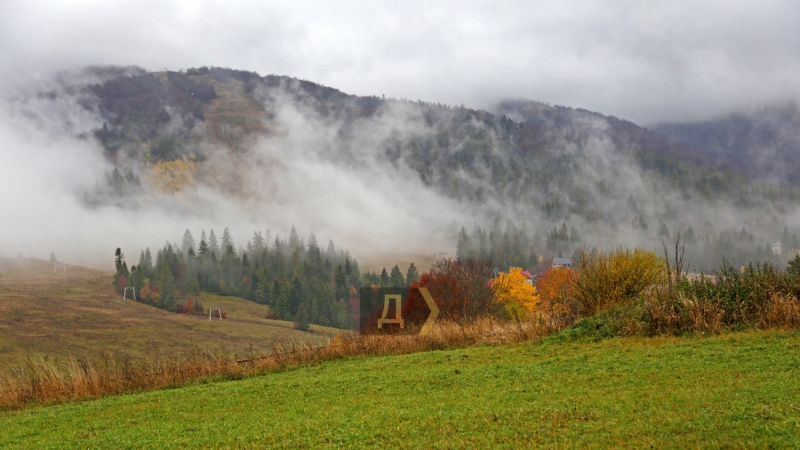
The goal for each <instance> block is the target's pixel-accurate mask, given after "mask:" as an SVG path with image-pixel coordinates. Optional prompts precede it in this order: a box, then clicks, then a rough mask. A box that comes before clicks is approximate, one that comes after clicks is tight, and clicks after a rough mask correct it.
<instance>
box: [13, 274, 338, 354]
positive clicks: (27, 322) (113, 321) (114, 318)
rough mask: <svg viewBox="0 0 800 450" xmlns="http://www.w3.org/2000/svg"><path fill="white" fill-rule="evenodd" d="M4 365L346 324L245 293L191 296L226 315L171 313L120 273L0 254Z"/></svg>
mask: <svg viewBox="0 0 800 450" xmlns="http://www.w3.org/2000/svg"><path fill="white" fill-rule="evenodd" d="M0 276H2V279H0V317H2V321H0V367H3V366H8V365H13V364H15V363H18V362H19V361H20V360H21V359H22V358H25V357H27V356H29V355H31V354H34V353H36V354H43V355H45V356H51V357H66V356H73V357H79V358H90V359H96V358H105V357H107V356H108V355H109V354H111V355H114V356H115V357H117V358H122V359H127V358H131V359H141V358H145V357H147V358H155V357H163V358H171V357H174V356H177V355H182V354H185V353H187V352H190V351H195V350H203V351H211V352H214V353H223V354H226V355H248V354H250V353H251V352H252V353H262V352H268V351H270V350H271V346H272V345H273V344H274V343H285V342H302V343H307V342H311V343H318V344H322V343H327V342H328V337H330V336H333V335H335V334H336V333H338V332H341V330H336V329H333V328H324V327H317V326H314V327H313V328H312V329H313V330H314V331H315V332H314V333H305V332H302V331H297V330H294V329H293V324H292V323H291V322H286V321H279V320H267V319H264V317H265V316H266V313H267V311H268V310H269V309H268V307H267V306H265V305H260V304H257V303H254V302H252V301H249V300H244V299H241V298H238V297H230V296H227V297H226V296H219V295H216V294H210V293H203V294H202V295H200V296H192V298H194V299H199V300H200V302H201V303H202V304H203V305H204V306H205V307H206V309H207V308H209V307H212V306H213V307H216V306H220V307H221V308H222V310H223V311H225V312H226V313H227V315H228V317H227V319H226V320H222V321H219V320H214V321H209V320H208V317H203V316H190V315H184V314H175V313H170V312H167V311H164V310H160V309H157V308H154V307H151V306H147V305H144V304H141V303H137V302H134V301H131V300H127V301H123V300H122V298H121V296H120V295H118V294H117V293H116V292H114V289H113V287H112V285H111V284H112V282H113V274H111V273H110V272H103V271H99V270H93V269H88V268H84V267H78V266H69V265H67V273H66V274H65V273H63V269H62V266H61V265H59V267H58V273H53V266H52V265H51V264H50V263H49V262H47V261H44V260H40V259H34V258H20V259H16V258H14V259H10V258H8V259H3V260H0Z"/></svg>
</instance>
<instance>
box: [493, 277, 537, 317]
mask: <svg viewBox="0 0 800 450" xmlns="http://www.w3.org/2000/svg"><path fill="white" fill-rule="evenodd" d="M492 290H493V291H494V296H495V299H496V300H497V302H499V303H500V304H502V305H503V307H504V309H505V311H506V312H507V313H508V315H509V316H510V317H511V318H512V319H514V320H517V321H522V320H525V319H530V318H533V315H534V313H535V311H536V308H537V306H538V304H539V296H538V295H537V294H536V287H535V286H534V285H533V284H532V283H530V282H528V277H526V276H525V275H524V274H523V273H522V269H521V268H519V267H512V268H510V269H509V271H508V273H504V272H500V273H499V274H497V277H496V278H495V279H494V280H492Z"/></svg>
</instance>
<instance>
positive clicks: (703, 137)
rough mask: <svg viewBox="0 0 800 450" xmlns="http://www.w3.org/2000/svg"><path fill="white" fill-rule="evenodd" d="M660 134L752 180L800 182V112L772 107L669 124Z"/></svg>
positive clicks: (660, 128) (787, 105)
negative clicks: (696, 150)
mask: <svg viewBox="0 0 800 450" xmlns="http://www.w3.org/2000/svg"><path fill="white" fill-rule="evenodd" d="M655 129H656V130H657V131H659V132H660V133H663V134H664V135H667V136H670V137H672V138H674V139H675V140H678V141H681V142H684V143H686V144H687V145H691V146H692V147H694V148H696V149H698V150H699V153H700V154H702V155H703V157H705V158H708V159H710V160H712V161H715V162H716V163H718V164H725V165H727V166H730V167H734V168H736V169H737V170H739V171H741V172H743V173H746V174H748V175H750V176H753V177H759V178H764V179H772V180H777V181H780V182H785V183H791V184H792V185H797V183H798V182H800V158H798V156H800V131H798V130H800V110H799V109H798V105H797V103H796V102H788V103H783V104H776V105H770V106H766V107H763V108H760V109H758V110H754V111H749V112H740V113H734V114H730V115H727V116H724V117H720V118H717V119H714V120H708V121H704V122H685V123H666V124H661V125H658V126H656V127H655Z"/></svg>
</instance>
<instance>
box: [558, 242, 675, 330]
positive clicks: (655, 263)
mask: <svg viewBox="0 0 800 450" xmlns="http://www.w3.org/2000/svg"><path fill="white" fill-rule="evenodd" d="M577 265H578V269H579V272H580V276H579V277H578V279H577V280H576V282H575V283H574V285H573V289H572V296H573V297H574V298H575V300H576V301H577V303H578V304H579V305H580V307H581V309H582V312H583V314H585V315H587V316H592V315H595V314H597V313H598V312H600V311H602V310H604V309H608V308H613V307H615V306H619V305H622V304H626V303H628V302H630V301H633V300H634V299H636V298H637V297H638V296H639V295H640V294H641V293H642V292H644V291H645V289H647V288H649V287H651V286H653V285H657V284H659V283H665V282H666V281H667V278H666V267H667V266H666V261H665V260H664V258H662V257H660V256H658V255H657V254H656V253H655V252H652V251H649V250H643V249H641V248H635V249H634V250H630V249H624V248H622V247H620V248H616V249H611V250H609V251H605V252H602V251H601V252H599V253H596V254H589V253H586V252H583V253H582V254H581V257H580V258H579V259H578V261H577Z"/></svg>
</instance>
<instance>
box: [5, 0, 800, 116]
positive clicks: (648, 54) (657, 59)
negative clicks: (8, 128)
mask: <svg viewBox="0 0 800 450" xmlns="http://www.w3.org/2000/svg"><path fill="white" fill-rule="evenodd" d="M52 3H54V2H51V1H35V0H26V1H13V2H12V1H8V0H2V1H0V5H2V6H0V65H2V67H3V68H4V69H9V68H12V69H15V68H21V69H24V70H25V71H29V70H33V71H46V70H52V69H61V68H71V67H76V66H81V65H87V64H122V65H128V64H133V65H140V66H143V67H145V68H147V69H152V70H158V69H163V68H169V69H173V70H176V69H180V68H187V67H191V66H199V65H218V66H228V67H232V68H237V69H246V70H253V71H257V72H259V73H260V74H262V75H263V74H270V73H274V74H283V75H291V76H296V77H300V78H305V79H309V80H312V81H316V82H319V83H322V84H325V85H329V86H333V87H336V88H338V89H340V90H343V91H345V92H348V93H354V94H360V95H381V94H385V95H387V96H392V97H403V98H410V99H423V100H428V101H434V102H446V103H451V104H462V103H463V104H465V105H470V106H476V107H482V106H486V105H489V104H491V103H492V102H494V101H496V100H498V99H503V98H520V97H522V98H528V99H534V100H541V101H545V102H548V103H551V104H562V105H568V106H575V107H583V108H587V109H591V110H596V111H599V112H603V113H606V114H613V115H616V116H619V117H624V118H628V119H631V120H634V121H636V122H639V123H644V124H647V123H652V122H654V121H659V120H674V119H684V118H685V119H694V118H703V117H707V116H710V115H715V114H719V113H722V112H726V111H728V110H731V109H735V108H740V107H744V106H748V105H753V104H759V103H763V102H768V101H773V100H780V99H785V98H787V97H795V96H796V95H797V94H798V91H800V2H797V1H796V0H785V1H784V0H772V1H770V0H760V1H736V0H724V1H671V2H670V1H647V2H642V1H635V0H634V1H591V0H587V1H560V2H553V1H531V0H527V1H507V2H498V1H492V2H464V1H452V2H445V1H442V2H435V1H419V2H418V1H409V0H404V1H398V2H377V1H374V0H372V1H363V2H359V1H348V2H339V3H334V2H312V1H291V2H289V1H280V2H271V1H264V0H259V1H241V2H236V1H230V0H225V1H218V2H212V1H209V2H194V1H170V0H158V1H147V0H136V1H128V2H124V1H118V2H107V1H70V2H61V3H62V4H61V5H55V6H54V5H53V4H52ZM26 76H27V75H26Z"/></svg>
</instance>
